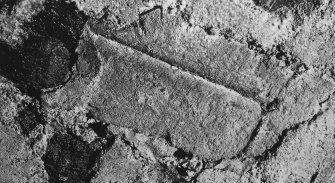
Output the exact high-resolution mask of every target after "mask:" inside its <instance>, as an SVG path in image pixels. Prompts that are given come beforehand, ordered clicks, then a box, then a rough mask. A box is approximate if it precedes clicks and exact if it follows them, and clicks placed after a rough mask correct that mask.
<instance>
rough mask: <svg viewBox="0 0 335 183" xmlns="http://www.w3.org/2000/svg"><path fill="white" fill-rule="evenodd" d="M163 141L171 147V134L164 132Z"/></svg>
mask: <svg viewBox="0 0 335 183" xmlns="http://www.w3.org/2000/svg"><path fill="white" fill-rule="evenodd" d="M164 139H165V140H166V142H167V143H168V144H169V145H170V146H173V143H172V138H171V134H170V132H166V135H165V137H164Z"/></svg>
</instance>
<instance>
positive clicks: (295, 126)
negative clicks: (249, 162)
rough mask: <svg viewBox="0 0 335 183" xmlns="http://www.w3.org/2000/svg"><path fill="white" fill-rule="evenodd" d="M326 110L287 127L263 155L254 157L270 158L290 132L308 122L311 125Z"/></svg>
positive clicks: (262, 159)
mask: <svg viewBox="0 0 335 183" xmlns="http://www.w3.org/2000/svg"><path fill="white" fill-rule="evenodd" d="M326 111H327V110H325V111H322V110H320V111H319V112H318V113H316V114H315V115H314V116H313V117H312V118H311V119H308V120H306V121H303V122H300V123H297V124H295V125H293V126H291V127H289V128H286V129H285V130H283V131H282V133H281V134H280V135H279V137H278V141H277V142H276V143H275V144H274V145H273V146H272V147H270V148H268V149H266V150H265V151H264V152H263V153H262V155H259V156H256V157H254V158H255V160H256V161H257V162H262V161H266V160H268V159H269V158H270V157H271V156H272V155H275V154H277V151H278V149H279V148H280V147H281V146H282V144H283V142H284V141H285V140H286V137H287V135H288V134H289V133H290V132H294V131H297V130H298V129H299V128H300V127H301V126H303V125H305V124H307V125H308V126H309V125H311V123H312V122H314V121H316V120H317V118H318V117H320V116H321V115H323V114H324V113H325V112H326Z"/></svg>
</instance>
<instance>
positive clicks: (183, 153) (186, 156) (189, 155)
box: [173, 148, 193, 160]
mask: <svg viewBox="0 0 335 183" xmlns="http://www.w3.org/2000/svg"><path fill="white" fill-rule="evenodd" d="M173 156H174V157H176V158H177V159H178V160H181V159H192V158H193V154H192V153H190V152H186V151H184V150H182V149H180V148H178V149H177V151H176V152H174V153H173Z"/></svg>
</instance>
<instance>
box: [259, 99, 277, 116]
mask: <svg viewBox="0 0 335 183" xmlns="http://www.w3.org/2000/svg"><path fill="white" fill-rule="evenodd" d="M279 106H280V100H279V98H278V97H276V98H274V99H273V100H272V101H270V102H268V103H265V104H264V106H263V107H262V111H263V115H265V114H267V113H269V112H273V111H276V110H279Z"/></svg>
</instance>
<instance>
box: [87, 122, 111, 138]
mask: <svg viewBox="0 0 335 183" xmlns="http://www.w3.org/2000/svg"><path fill="white" fill-rule="evenodd" d="M88 127H89V128H92V129H93V131H94V132H95V133H96V134H97V135H98V136H99V137H102V138H104V137H106V136H107V134H108V124H105V123H104V122H96V123H90V124H88Z"/></svg>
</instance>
